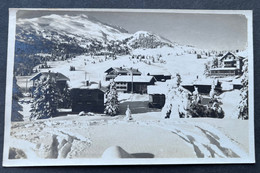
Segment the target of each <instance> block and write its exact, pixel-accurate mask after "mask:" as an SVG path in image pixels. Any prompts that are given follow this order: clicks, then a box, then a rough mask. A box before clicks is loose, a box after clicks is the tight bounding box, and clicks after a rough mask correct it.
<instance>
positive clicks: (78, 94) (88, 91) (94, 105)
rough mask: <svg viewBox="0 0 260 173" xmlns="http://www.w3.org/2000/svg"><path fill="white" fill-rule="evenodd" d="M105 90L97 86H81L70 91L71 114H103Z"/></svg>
mask: <svg viewBox="0 0 260 173" xmlns="http://www.w3.org/2000/svg"><path fill="white" fill-rule="evenodd" d="M105 90H106V89H105V88H102V87H100V86H99V85H94V84H93V85H90V86H83V87H80V88H72V89H71V102H72V105H71V108H72V112H74V113H79V112H81V111H84V112H94V113H104V93H105Z"/></svg>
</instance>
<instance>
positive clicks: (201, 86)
mask: <svg viewBox="0 0 260 173" xmlns="http://www.w3.org/2000/svg"><path fill="white" fill-rule="evenodd" d="M212 85H214V87H215V91H219V92H220V91H221V90H222V88H221V83H220V82H219V81H214V80H212V81H211V80H210V81H209V80H195V81H192V82H182V83H181V86H182V87H183V88H185V89H187V90H189V91H190V92H193V91H194V90H195V87H197V88H198V92H199V93H200V94H203V95H208V94H209V92H210V90H211V87H212Z"/></svg>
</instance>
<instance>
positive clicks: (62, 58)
mask: <svg viewBox="0 0 260 173" xmlns="http://www.w3.org/2000/svg"><path fill="white" fill-rule="evenodd" d="M105 22H106V21H100V20H98V18H94V17H93V16H91V15H86V14H77V15H75V14H74V15H69V14H58V13H57V14H55V13H53V14H46V15H42V16H40V17H33V14H32V17H29V18H22V17H21V18H17V22H16V43H15V45H16V47H15V58H14V65H15V70H14V80H13V81H14V82H13V106H12V116H11V117H10V120H11V119H12V122H11V133H10V138H9V142H8V143H9V159H10V160H13V159H28V160H31V161H32V160H35V162H36V164H37V160H41V159H79V158H84V159H89V158H103V159H107V158H112V159H119V158H248V157H249V150H250V149H249V148H250V144H249V121H248V119H250V118H252V117H249V114H248V69H247V68H248V67H247V66H248V65H247V63H248V59H249V58H250V57H248V48H247V47H245V48H244V49H240V48H238V49H229V48H227V49H225V50H219V49H216V50H212V49H205V48H197V47H195V46H190V45H184V44H180V43H177V42H175V41H174V40H172V39H170V38H165V36H161V35H158V34H156V33H154V32H152V31H144V30H138V31H136V32H134V33H132V32H131V33H130V32H128V31H127V28H125V29H124V28H123V27H121V26H115V25H112V24H106V23H105ZM209 44H210V43H209ZM6 118H8V117H6ZM39 162H40V161H39Z"/></svg>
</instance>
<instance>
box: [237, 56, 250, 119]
mask: <svg viewBox="0 0 260 173" xmlns="http://www.w3.org/2000/svg"><path fill="white" fill-rule="evenodd" d="M242 85H243V87H242V88H241V90H240V91H241V93H240V102H239V105H238V110H239V115H238V118H241V119H248V61H247V59H244V65H243V75H242Z"/></svg>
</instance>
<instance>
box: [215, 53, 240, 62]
mask: <svg viewBox="0 0 260 173" xmlns="http://www.w3.org/2000/svg"><path fill="white" fill-rule="evenodd" d="M228 55H231V56H233V57H234V58H238V59H243V57H241V56H237V55H236V54H234V53H231V52H227V53H226V54H225V55H224V56H222V57H221V58H220V61H222V60H223V59H224V58H226V57H227V56H228Z"/></svg>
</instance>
